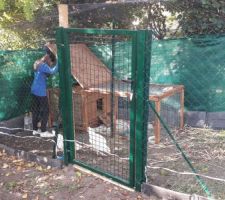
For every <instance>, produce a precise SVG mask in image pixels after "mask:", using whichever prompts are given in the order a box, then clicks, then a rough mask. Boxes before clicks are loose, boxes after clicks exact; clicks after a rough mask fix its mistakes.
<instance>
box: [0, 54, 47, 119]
mask: <svg viewBox="0 0 225 200" xmlns="http://www.w3.org/2000/svg"><path fill="white" fill-rule="evenodd" d="M41 55H43V51H40V50H36V51H35V50H22V51H0V85H1V89H0V91H1V95H0V121H2V120H7V119H10V118H13V117H16V116H19V115H22V114H24V113H25V112H26V111H29V109H30V103H31V98H30V86H31V83H32V79H33V74H32V73H33V63H34V61H35V60H36V59H37V58H39V57H40V56H41Z"/></svg>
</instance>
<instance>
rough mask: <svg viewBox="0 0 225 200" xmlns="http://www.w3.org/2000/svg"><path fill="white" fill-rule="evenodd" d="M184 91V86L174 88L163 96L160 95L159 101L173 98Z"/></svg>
mask: <svg viewBox="0 0 225 200" xmlns="http://www.w3.org/2000/svg"><path fill="white" fill-rule="evenodd" d="M182 90H183V86H174V87H173V88H171V89H170V90H168V91H166V92H164V93H163V94H161V95H159V96H158V98H159V100H161V99H164V98H166V97H169V96H173V95H174V94H175V93H180V92H181V91H182Z"/></svg>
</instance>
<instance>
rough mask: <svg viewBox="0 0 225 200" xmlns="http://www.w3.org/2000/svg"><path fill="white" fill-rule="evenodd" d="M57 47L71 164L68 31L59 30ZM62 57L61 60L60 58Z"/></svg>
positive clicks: (66, 158)
mask: <svg viewBox="0 0 225 200" xmlns="http://www.w3.org/2000/svg"><path fill="white" fill-rule="evenodd" d="M56 37H57V46H58V47H59V73H60V90H61V94H60V95H61V113H62V120H63V132H64V135H63V136H64V162H65V164H68V163H71V162H72V161H73V160H74V142H69V143H68V140H71V141H74V128H73V112H71V111H72V110H73V106H72V81H71V64H70V63H71V62H70V48H69V42H68V34H67V32H66V29H64V28H61V27H60V28H59V29H57V35H56ZM60 57H61V58H60Z"/></svg>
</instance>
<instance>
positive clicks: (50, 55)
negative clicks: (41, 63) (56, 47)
mask: <svg viewBox="0 0 225 200" xmlns="http://www.w3.org/2000/svg"><path fill="white" fill-rule="evenodd" d="M48 55H49V57H50V59H51V61H52V62H53V63H54V62H56V56H55V55H54V54H53V53H52V52H51V51H50V52H49V53H48Z"/></svg>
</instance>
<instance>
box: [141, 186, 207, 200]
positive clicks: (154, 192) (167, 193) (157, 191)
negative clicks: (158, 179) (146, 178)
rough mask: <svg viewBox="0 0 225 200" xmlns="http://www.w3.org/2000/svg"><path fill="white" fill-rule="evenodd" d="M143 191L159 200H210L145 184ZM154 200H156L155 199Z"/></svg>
mask: <svg viewBox="0 0 225 200" xmlns="http://www.w3.org/2000/svg"><path fill="white" fill-rule="evenodd" d="M141 191H142V192H143V193H144V194H146V195H148V196H150V197H152V198H153V197H156V198H159V199H173V200H191V199H193V200H208V198H206V197H203V196H199V195H196V194H185V193H180V192H175V191H173V190H169V189H166V188H162V187H159V186H155V185H151V184H147V183H144V184H142V189H141ZM153 199H154V198H153Z"/></svg>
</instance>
